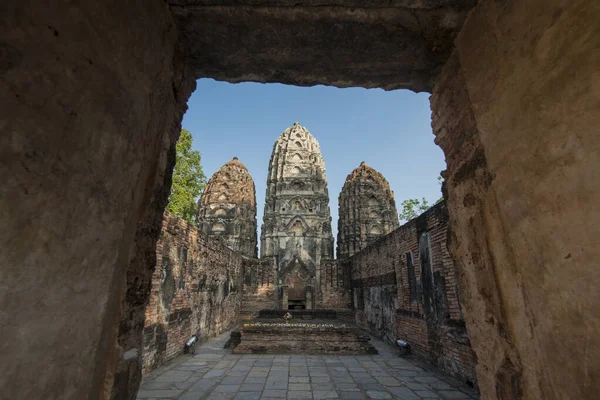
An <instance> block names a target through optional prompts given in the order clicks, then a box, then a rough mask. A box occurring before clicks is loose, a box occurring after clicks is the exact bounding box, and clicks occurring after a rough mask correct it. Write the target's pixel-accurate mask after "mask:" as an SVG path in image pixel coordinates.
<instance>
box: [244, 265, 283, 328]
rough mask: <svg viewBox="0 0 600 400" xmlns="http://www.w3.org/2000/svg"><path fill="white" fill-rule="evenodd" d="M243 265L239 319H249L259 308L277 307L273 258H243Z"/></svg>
mask: <svg viewBox="0 0 600 400" xmlns="http://www.w3.org/2000/svg"><path fill="white" fill-rule="evenodd" d="M243 267H244V291H243V300H242V312H241V316H240V319H251V318H253V317H255V316H256V315H257V314H258V311H260V310H268V309H276V308H279V307H278V297H277V284H276V282H275V265H274V263H273V260H271V259H262V260H257V259H249V258H245V259H244V261H243Z"/></svg>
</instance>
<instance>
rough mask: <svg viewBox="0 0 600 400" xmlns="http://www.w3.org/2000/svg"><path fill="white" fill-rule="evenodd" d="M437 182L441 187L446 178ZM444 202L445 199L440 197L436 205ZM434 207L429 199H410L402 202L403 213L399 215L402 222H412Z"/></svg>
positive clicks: (438, 178) (439, 178)
mask: <svg viewBox="0 0 600 400" xmlns="http://www.w3.org/2000/svg"><path fill="white" fill-rule="evenodd" d="M437 181H438V183H439V184H440V185H442V184H443V183H444V178H442V177H441V176H438V177H437ZM442 201H444V197H440V198H439V199H438V200H437V201H436V202H435V204H438V203H440V202H442ZM431 206H432V205H431V204H429V202H428V201H427V199H425V197H423V198H422V199H421V200H419V199H408V200H404V201H403V202H402V211H400V213H399V214H398V216H399V217H400V221H410V220H411V219H413V218H416V217H418V216H419V215H421V214H423V213H424V212H425V211H427V210H428V209H429V207H431Z"/></svg>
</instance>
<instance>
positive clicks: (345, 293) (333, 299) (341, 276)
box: [316, 260, 352, 310]
mask: <svg viewBox="0 0 600 400" xmlns="http://www.w3.org/2000/svg"><path fill="white" fill-rule="evenodd" d="M340 263H341V261H338V260H321V264H320V291H319V293H318V297H317V306H316V308H332V309H336V310H339V309H350V308H351V307H352V299H351V297H350V275H349V274H348V273H347V271H348V270H347V268H344V267H343V266H342V265H340Z"/></svg>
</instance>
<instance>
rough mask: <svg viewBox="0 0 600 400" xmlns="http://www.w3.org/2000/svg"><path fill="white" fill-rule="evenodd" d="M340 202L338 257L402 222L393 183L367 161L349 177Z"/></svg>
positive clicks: (355, 251)
mask: <svg viewBox="0 0 600 400" xmlns="http://www.w3.org/2000/svg"><path fill="white" fill-rule="evenodd" d="M338 204H339V220H338V240H337V258H338V260H345V259H347V258H348V257H351V256H353V255H354V254H355V253H357V252H359V251H360V250H361V249H364V248H365V247H366V246H367V244H369V243H371V242H373V241H374V240H375V239H377V238H379V237H381V236H383V235H386V234H388V233H390V232H391V231H393V230H394V229H396V228H397V227H398V225H399V224H398V211H397V210H396V201H395V200H394V192H392V190H391V189H390V184H389V183H388V181H387V180H386V179H385V178H384V177H383V175H381V173H380V172H377V171H376V170H375V169H374V168H372V167H369V166H368V165H367V164H366V163H365V162H364V161H363V162H362V163H361V164H360V166H359V167H358V168H356V169H355V170H353V171H352V172H351V173H350V174H349V175H348V177H347V178H346V182H345V183H344V187H343V188H342V191H341V193H340V196H339V201H338Z"/></svg>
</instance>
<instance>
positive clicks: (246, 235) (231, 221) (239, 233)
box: [198, 157, 258, 258]
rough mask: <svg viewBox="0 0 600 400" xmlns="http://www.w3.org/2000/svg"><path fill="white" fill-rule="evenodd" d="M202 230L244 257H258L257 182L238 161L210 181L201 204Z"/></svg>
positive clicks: (233, 161) (199, 215)
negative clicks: (255, 188)
mask: <svg viewBox="0 0 600 400" xmlns="http://www.w3.org/2000/svg"><path fill="white" fill-rule="evenodd" d="M198 228H199V229H200V230H201V231H202V232H204V233H206V234H207V235H209V236H210V237H212V238H215V239H217V240H219V241H221V242H222V243H224V244H225V245H227V246H228V247H229V248H231V249H232V250H235V251H238V252H240V253H241V254H242V255H243V256H246V257H249V258H256V257H257V256H258V249H257V238H256V228H257V225H256V193H255V190H254V181H253V180H252V177H251V176H250V172H248V169H247V168H246V166H245V165H244V164H242V163H241V162H239V160H238V158H237V157H233V160H231V161H229V162H228V163H226V164H225V165H223V166H222V167H221V168H219V170H218V171H217V172H215V173H214V174H213V176H212V177H211V178H210V179H209V181H208V184H207V185H206V188H205V190H204V193H203V194H202V197H200V201H199V202H198Z"/></svg>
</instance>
